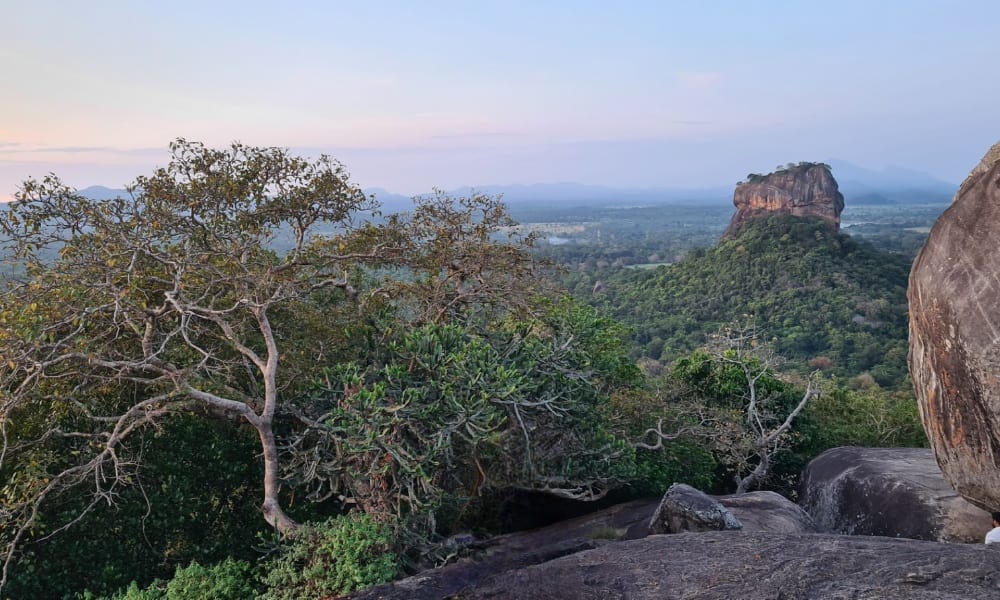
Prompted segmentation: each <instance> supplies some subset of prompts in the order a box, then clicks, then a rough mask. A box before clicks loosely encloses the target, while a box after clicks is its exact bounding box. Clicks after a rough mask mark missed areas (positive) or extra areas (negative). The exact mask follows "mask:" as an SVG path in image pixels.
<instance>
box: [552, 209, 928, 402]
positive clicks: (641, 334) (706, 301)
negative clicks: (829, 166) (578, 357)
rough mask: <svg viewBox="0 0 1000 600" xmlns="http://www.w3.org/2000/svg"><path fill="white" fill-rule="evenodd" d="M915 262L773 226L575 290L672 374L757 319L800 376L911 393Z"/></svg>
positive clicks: (814, 226)
mask: <svg viewBox="0 0 1000 600" xmlns="http://www.w3.org/2000/svg"><path fill="white" fill-rule="evenodd" d="M909 264H910V260H909V258H908V257H907V256H905V255H902V254H899V253H892V252H886V251H881V250H878V249H876V248H875V247H874V246H872V245H871V244H868V243H866V242H864V241H859V240H858V239H856V238H853V237H851V236H848V235H845V234H841V233H836V232H834V231H831V230H830V229H829V227H827V226H824V224H823V223H822V222H818V221H814V220H803V219H797V218H794V217H784V216H775V217H769V218H760V219H755V220H753V221H751V222H749V223H748V224H747V226H746V229H745V231H743V232H742V233H741V235H740V236H739V237H738V238H736V239H732V240H726V241H723V242H721V243H719V245H718V246H716V247H713V248H709V249H695V250H692V251H691V252H689V253H688V254H687V255H686V256H685V258H684V259H683V260H682V261H680V262H678V263H677V264H673V265H668V266H662V267H659V268H656V269H631V270H629V269H622V270H618V271H617V272H608V273H606V274H605V278H604V279H603V280H601V284H600V285H598V284H597V281H596V280H595V278H594V277H592V276H588V275H587V274H586V273H583V272H579V271H574V272H571V273H570V274H569V275H568V277H567V281H568V285H569V286H570V288H571V289H572V290H573V291H574V293H575V294H576V295H577V296H578V297H580V298H582V299H585V300H586V301H588V302H590V303H591V304H594V305H595V306H600V307H602V308H604V309H605V310H607V311H609V312H611V313H612V314H613V315H615V316H616V317H617V318H619V319H621V320H622V321H623V322H625V323H628V324H630V325H632V326H633V332H634V333H633V340H634V343H635V346H634V348H633V351H632V354H633V356H634V357H635V358H647V359H651V360H653V361H658V362H659V363H662V364H669V363H671V362H673V361H674V360H675V359H677V358H679V357H680V356H682V355H683V354H685V353H688V352H691V351H692V350H694V349H696V348H698V347H700V346H702V345H703V344H704V343H705V339H706V338H705V336H706V334H710V333H713V332H714V331H715V330H717V329H718V328H719V327H720V326H721V325H725V324H727V323H730V322H732V321H734V320H737V319H740V318H746V316H752V317H753V318H754V319H755V320H756V321H757V323H758V325H759V326H760V327H761V328H762V329H763V330H764V331H766V332H767V335H768V336H770V337H773V338H775V340H776V345H777V350H778V352H779V353H780V354H781V355H782V356H784V357H785V358H787V359H788V360H789V364H788V367H789V368H790V369H792V370H795V371H798V372H801V373H805V372H807V371H808V370H811V369H814V368H819V369H822V370H824V371H828V372H830V373H833V374H836V375H839V376H841V377H849V376H856V375H860V374H862V373H868V374H870V375H871V376H872V377H873V378H874V379H875V381H876V382H877V383H878V384H879V385H881V386H883V387H887V388H898V387H901V386H905V385H906V350H907V345H906V339H907V338H906V335H907V334H906V282H907V277H908V274H909ZM595 286H597V288H598V289H597V290H596V291H595Z"/></svg>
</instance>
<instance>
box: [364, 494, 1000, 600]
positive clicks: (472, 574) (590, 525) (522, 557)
mask: <svg viewBox="0 0 1000 600" xmlns="http://www.w3.org/2000/svg"><path fill="white" fill-rule="evenodd" d="M684 487H687V486H684ZM688 489H690V490H693V492H694V494H695V495H700V498H699V499H698V502H699V503H705V504H706V505H711V506H713V507H715V509H716V510H719V511H727V507H730V508H729V510H730V511H731V512H732V514H733V515H735V516H736V517H737V518H738V519H742V520H743V521H744V523H745V527H744V529H743V532H739V531H734V532H733V533H734V534H738V535H740V534H742V533H744V532H754V533H757V532H781V533H786V532H806V531H812V528H813V525H812V521H811V520H810V518H809V515H807V514H805V512H804V511H802V510H801V509H799V508H798V507H797V506H796V505H794V504H793V503H792V502H791V501H790V500H787V499H786V498H784V497H782V496H780V495H778V494H775V493H774V492H751V493H749V494H742V495H739V496H719V497H716V498H715V499H713V497H711V496H705V495H704V494H702V493H701V492H699V491H697V490H694V489H693V488H688ZM675 491H676V490H675ZM675 496H676V494H675ZM716 500H717V501H718V502H717V503H716ZM660 504H662V502H658V501H656V500H637V501H634V502H627V503H625V504H619V505H617V506H612V507H611V508H607V509H605V510H602V511H599V512H595V513H593V514H590V515H586V516H583V517H579V518H576V519H570V520H568V521H563V522H561V523H555V524H553V525H549V526H548V527H542V528H540V529H535V530H532V531H524V532H519V533H511V534H507V535H502V536H497V537H495V538H492V539H489V540H485V541H482V542H477V543H475V544H473V549H475V550H478V553H477V554H475V555H474V556H471V557H468V558H464V559H462V560H460V561H459V562H457V563H454V564H451V565H448V566H446V567H442V568H440V569H432V570H429V571H424V572H422V573H418V574H417V575H414V576H412V577H408V578H406V579H402V580H400V581H397V582H395V583H391V584H387V585H382V586H378V587H376V588H372V589H370V590H366V591H364V592H361V593H359V594H357V595H356V596H355V597H356V598H364V599H368V600H372V599H375V598H401V599H402V598H406V599H410V598H414V599H420V598H426V599H430V598H445V597H449V596H450V595H451V594H455V593H456V592H458V591H459V590H462V589H475V587H476V586H477V585H479V584H480V583H481V582H483V581H485V580H486V579H487V578H489V577H494V576H495V577H502V576H503V575H502V574H503V573H506V572H510V571H514V570H516V569H521V568H524V567H528V566H530V565H535V564H541V563H544V562H547V561H549V560H553V559H555V558H559V557H562V556H567V555H570V554H573V553H576V552H581V551H583V550H589V549H592V548H598V547H602V546H605V545H608V544H619V543H621V540H623V539H624V540H636V539H641V538H644V537H646V536H647V535H648V534H649V526H650V520H651V517H652V516H653V513H654V512H656V510H657V508H659V506H660ZM720 505H721V506H720ZM727 512H728V511H727ZM998 553H1000V552H998ZM526 597H529V598H530V597H533V596H526Z"/></svg>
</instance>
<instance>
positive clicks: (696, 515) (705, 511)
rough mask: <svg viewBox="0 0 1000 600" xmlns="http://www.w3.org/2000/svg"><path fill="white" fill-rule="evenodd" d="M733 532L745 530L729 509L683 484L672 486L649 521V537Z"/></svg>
mask: <svg viewBox="0 0 1000 600" xmlns="http://www.w3.org/2000/svg"><path fill="white" fill-rule="evenodd" d="M733 529H743V524H742V523H740V522H739V521H738V520H737V519H736V517H734V516H733V513H731V512H729V509H728V508H726V507H725V506H723V505H722V504H720V503H719V502H718V501H717V500H715V499H714V498H712V497H711V496H709V495H708V494H706V493H704V492H701V491H699V490H697V489H695V488H693V487H691V486H689V485H686V484H683V483H675V484H674V485H672V486H670V489H669V490H667V493H666V494H664V495H663V500H661V501H660V506H659V507H658V508H657V509H656V512H655V513H654V514H653V517H652V519H650V521H649V533H681V532H682V531H727V530H733Z"/></svg>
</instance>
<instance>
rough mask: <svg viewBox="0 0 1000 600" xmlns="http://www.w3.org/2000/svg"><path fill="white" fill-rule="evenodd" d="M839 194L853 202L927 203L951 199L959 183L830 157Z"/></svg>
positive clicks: (918, 173)
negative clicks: (878, 168)
mask: <svg viewBox="0 0 1000 600" xmlns="http://www.w3.org/2000/svg"><path fill="white" fill-rule="evenodd" d="M826 163H827V164H829V165H830V167H831V168H832V169H833V177H834V178H835V179H836V180H837V185H838V186H839V187H840V193H842V194H843V195H844V198H845V200H846V202H847V204H848V205H850V204H927V203H932V202H950V201H951V198H952V196H954V195H955V192H956V191H957V190H958V185H957V184H955V183H948V182H947V181H942V180H940V179H937V178H935V177H934V176H933V175H930V174H928V173H924V172H922V171H914V170H911V169H904V168H902V167H887V168H885V169H882V170H881V171H875V170H872V169H866V168H864V167H859V166H858V165H855V164H852V163H849V162H847V161H844V160H828V161H826Z"/></svg>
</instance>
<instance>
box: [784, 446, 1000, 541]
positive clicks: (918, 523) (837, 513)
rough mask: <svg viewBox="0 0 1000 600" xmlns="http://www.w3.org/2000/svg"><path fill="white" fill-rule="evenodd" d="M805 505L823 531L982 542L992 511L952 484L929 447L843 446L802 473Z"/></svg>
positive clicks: (814, 462) (829, 451) (803, 502)
mask: <svg viewBox="0 0 1000 600" xmlns="http://www.w3.org/2000/svg"><path fill="white" fill-rule="evenodd" d="M801 503H802V506H803V507H804V508H805V509H806V510H807V511H808V512H809V514H810V515H812V518H813V520H814V521H815V522H816V525H817V526H818V527H819V528H820V530H821V531H826V532H832V533H842V534H848V535H880V536H887V537H904V538H912V539H918V540H930V541H938V542H960V543H978V544H981V543H982V542H983V537H984V536H985V535H986V532H987V531H988V530H989V529H990V515H989V514H988V513H986V512H985V511H983V510H982V509H980V508H978V507H976V506H973V505H972V504H970V503H969V502H967V501H966V500H965V499H963V498H962V497H961V496H959V495H958V494H957V493H956V492H955V490H953V489H952V488H951V486H950V485H948V482H947V481H945V480H944V477H943V476H942V475H941V471H940V470H938V467H937V464H936V463H935V462H934V455H933V453H932V452H931V450H930V449H929V448H855V447H844V448H834V449H832V450H827V451H826V452H824V453H823V454H820V455H819V456H817V457H816V458H815V459H813V460H812V462H810V463H809V466H807V467H806V469H805V471H804V472H803V474H802V497H801Z"/></svg>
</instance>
